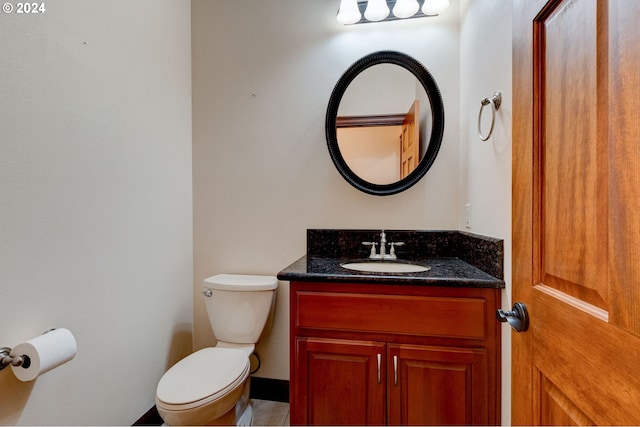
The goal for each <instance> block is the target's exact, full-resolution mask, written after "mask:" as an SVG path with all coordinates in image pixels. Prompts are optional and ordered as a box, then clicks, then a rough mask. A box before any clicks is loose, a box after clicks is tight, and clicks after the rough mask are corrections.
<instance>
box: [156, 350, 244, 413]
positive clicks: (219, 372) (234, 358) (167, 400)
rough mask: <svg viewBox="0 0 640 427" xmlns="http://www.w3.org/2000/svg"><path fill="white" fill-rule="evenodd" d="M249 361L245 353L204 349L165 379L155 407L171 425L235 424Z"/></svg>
mask: <svg viewBox="0 0 640 427" xmlns="http://www.w3.org/2000/svg"><path fill="white" fill-rule="evenodd" d="M248 378H249V358H248V357H247V356H246V354H245V353H244V352H243V351H242V350H235V349H228V348H215V347H209V348H203V349H202V350H199V351H197V352H195V353H193V354H191V355H190V356H187V357H186V358H184V359H182V360H181V361H180V362H178V363H177V364H175V365H174V366H173V367H172V368H171V369H170V370H169V371H167V373H166V374H165V375H164V376H163V377H162V379H161V380H160V383H158V388H157V391H156V407H157V409H158V413H159V414H160V416H161V417H162V419H163V420H164V421H165V422H166V423H167V424H169V425H212V424H213V425H215V424H226V425H233V424H236V418H239V415H241V414H236V404H237V403H238V401H240V400H241V397H242V395H243V393H244V391H245V388H247V390H248V387H247V383H248Z"/></svg>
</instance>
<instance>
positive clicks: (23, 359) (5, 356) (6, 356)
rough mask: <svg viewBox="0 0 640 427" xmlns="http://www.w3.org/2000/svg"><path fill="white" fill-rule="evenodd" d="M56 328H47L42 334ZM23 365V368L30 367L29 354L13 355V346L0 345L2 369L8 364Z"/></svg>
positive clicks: (0, 366) (0, 368) (0, 367)
mask: <svg viewBox="0 0 640 427" xmlns="http://www.w3.org/2000/svg"><path fill="white" fill-rule="evenodd" d="M55 329H56V328H52V329H47V330H46V331H44V332H43V333H42V335H44V334H46V333H47V332H51V331H54V330H55ZM9 365H12V366H22V367H23V368H28V367H29V366H30V365H31V359H30V358H29V356H27V355H24V354H23V355H22V356H11V348H9V347H0V371H1V370H3V369H4V368H6V367H7V366H9Z"/></svg>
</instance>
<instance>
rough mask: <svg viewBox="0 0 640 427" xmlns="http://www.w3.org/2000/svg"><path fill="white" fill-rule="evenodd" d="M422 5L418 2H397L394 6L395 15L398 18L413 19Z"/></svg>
mask: <svg viewBox="0 0 640 427" xmlns="http://www.w3.org/2000/svg"><path fill="white" fill-rule="evenodd" d="M418 9H420V5H419V4H418V0H397V1H396V5H395V6H393V14H394V15H395V16H397V17H398V18H411V17H412V16H413V15H415V14H416V12H418Z"/></svg>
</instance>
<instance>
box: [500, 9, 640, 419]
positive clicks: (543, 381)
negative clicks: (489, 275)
mask: <svg viewBox="0 0 640 427" xmlns="http://www.w3.org/2000/svg"><path fill="white" fill-rule="evenodd" d="M513 8H514V15H513V17H514V19H513V35H514V40H513V83H514V87H513V104H514V107H513V110H514V118H513V299H514V301H521V302H523V303H525V304H526V306H527V307H528V310H529V314H530V327H529V330H528V331H527V332H524V333H514V334H513V379H512V384H513V400H512V411H513V416H512V422H513V424H528V425H530V424H534V425H539V424H562V425H573V424H575V425H581V424H598V425H601V424H606V425H619V424H631V425H639V424H640V410H639V408H640V375H639V370H638V368H640V338H639V335H640V119H639V117H640V116H639V114H640V30H639V29H640V24H639V23H640V1H638V0H608V1H607V0H553V1H541V0H527V1H522V0H516V1H514V2H513Z"/></svg>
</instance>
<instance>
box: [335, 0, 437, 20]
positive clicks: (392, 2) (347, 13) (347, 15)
mask: <svg viewBox="0 0 640 427" xmlns="http://www.w3.org/2000/svg"><path fill="white" fill-rule="evenodd" d="M448 7H449V0H341V2H340V9H339V10H338V16H337V17H336V19H337V20H338V22H340V23H341V24H344V25H351V24H366V23H368V22H381V21H395V20H398V19H407V18H424V17H429V16H436V15H439V14H440V13H442V12H443V11H444V10H445V9H447V8H448ZM390 11H392V13H389V12H390Z"/></svg>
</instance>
